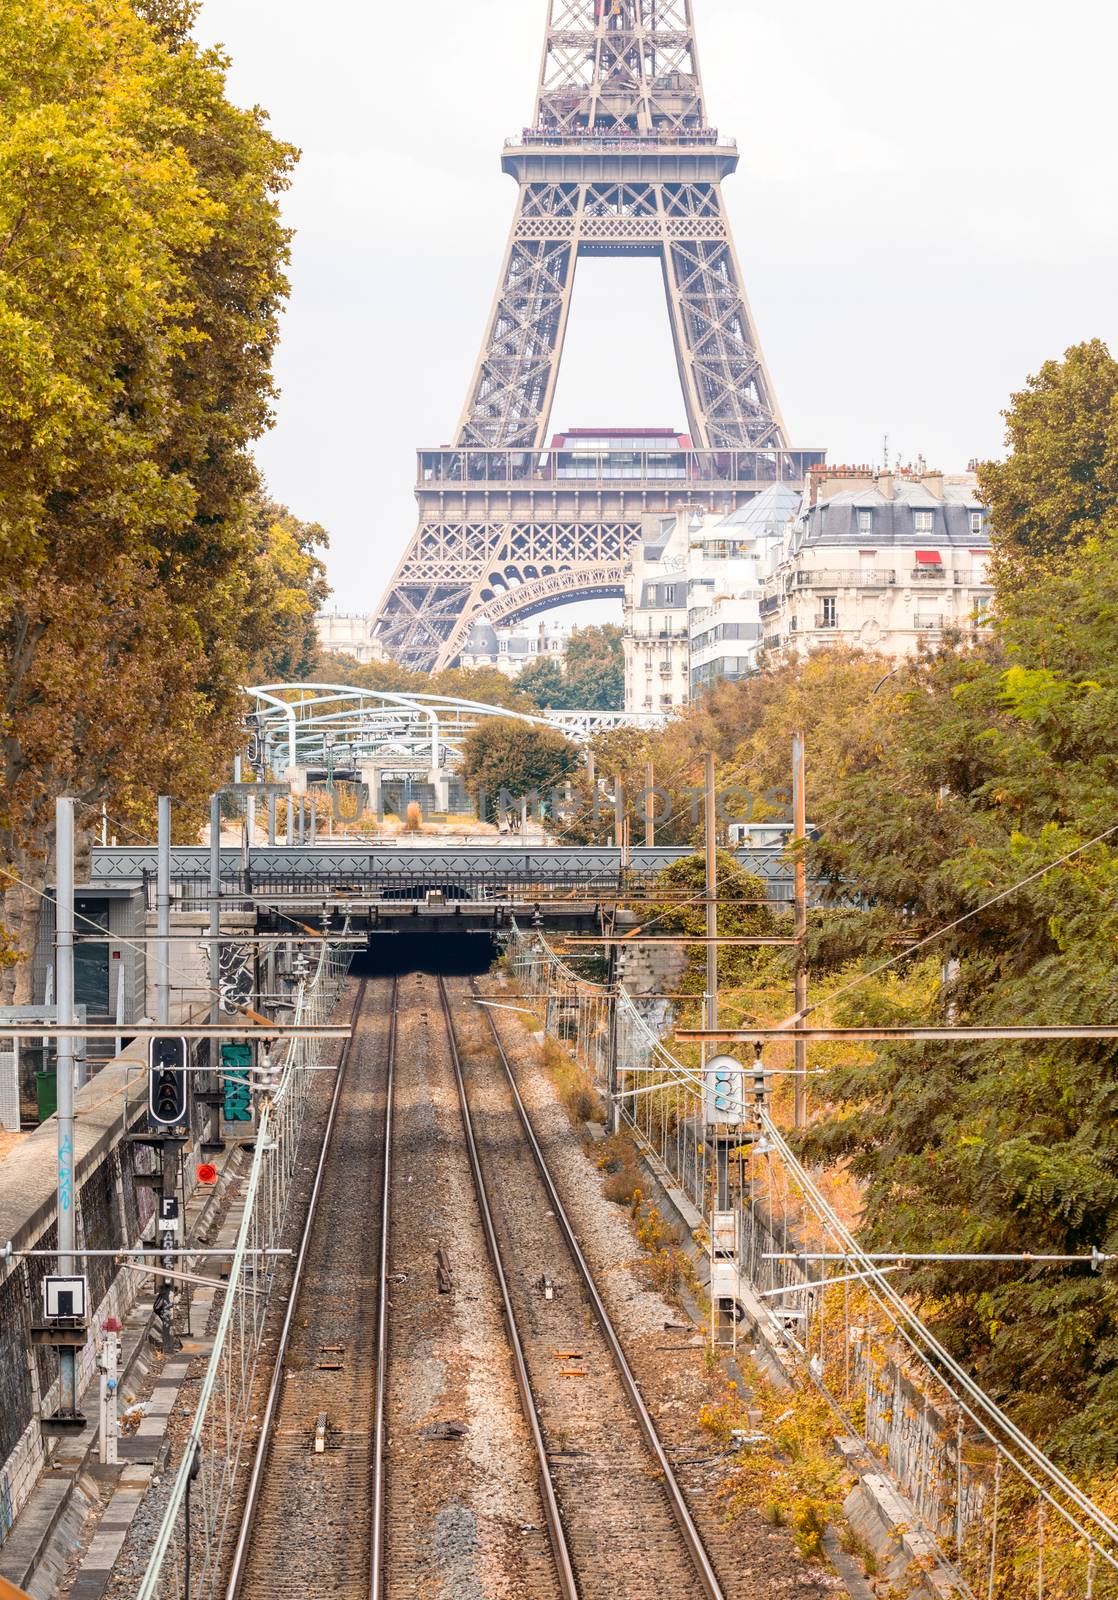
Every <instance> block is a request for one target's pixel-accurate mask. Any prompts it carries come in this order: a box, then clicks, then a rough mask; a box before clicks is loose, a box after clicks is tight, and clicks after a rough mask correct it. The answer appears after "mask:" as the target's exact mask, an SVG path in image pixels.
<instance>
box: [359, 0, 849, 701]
mask: <svg viewBox="0 0 1118 1600" xmlns="http://www.w3.org/2000/svg"><path fill="white" fill-rule="evenodd" d="M501 164H502V167H503V169H504V171H505V172H507V173H508V174H509V175H510V176H512V177H514V178H515V179H516V180H517V183H518V185H519V199H518V203H517V208H516V215H515V217H514V218H513V224H512V231H511V234H510V237H509V243H508V248H507V250H506V253H505V260H504V267H503V270H502V273H501V280H500V285H499V287H498V290H497V296H496V300H495V302H494V306H493V312H492V316H491V318H490V321H489V326H488V329H487V331H486V336H485V342H484V344H483V346H482V351H481V355H480V357H479V360H478V364H477V368H476V371H475V373H474V377H473V382H472V383H471V385H470V390H469V394H468V397H467V400H466V405H465V408H464V409H463V411H462V415H461V418H460V420H459V423H458V428H457V433H456V437H455V443H454V446H453V447H452V448H449V449H441V450H421V451H420V452H419V476H418V485H417V490H416V497H417V500H418V502H419V528H418V531H417V533H416V535H415V537H414V538H413V540H412V542H411V545H410V546H409V548H408V550H407V553H406V554H405V556H404V559H403V560H402V561H401V563H400V565H399V567H398V569H397V571H396V575H395V577H394V578H393V580H392V582H391V584H390V585H389V588H388V590H387V592H386V594H385V597H384V599H383V601H382V602H381V607H380V611H379V613H378V615H377V618H376V622H375V624H374V630H373V631H374V636H375V637H376V638H377V639H378V641H379V642H380V643H381V644H382V645H383V646H384V647H385V648H386V650H387V651H388V653H389V654H390V655H391V656H392V657H394V658H395V659H396V660H397V661H399V662H401V663H402V664H404V665H406V666H409V667H413V668H416V669H419V670H422V671H432V670H437V669H440V668H442V667H446V666H450V665H452V664H453V663H454V661H455V659H456V658H457V656H458V654H459V652H460V650H461V648H462V644H463V641H464V640H465V638H466V636H467V634H468V633H469V630H470V627H471V625H472V624H473V623H474V622H475V621H476V620H477V618H478V617H479V616H480V615H483V614H484V615H485V616H487V617H488V618H489V620H490V621H491V622H494V623H505V622H510V621H512V620H513V619H516V618H523V617H526V616H530V615H532V614H533V613H535V612H539V611H543V610H547V609H550V608H551V607H553V606H556V605H561V604H563V603H566V602H572V601H576V600H585V599H589V598H597V597H601V596H619V595H621V594H622V593H623V585H624V571H625V561H626V556H627V554H628V552H629V550H630V548H631V547H632V545H633V544H634V542H635V541H637V540H638V539H640V537H641V534H642V519H643V518H646V517H648V516H650V515H655V514H657V513H663V514H666V513H668V512H671V511H675V510H678V509H680V508H686V507H695V508H696V509H701V510H704V511H706V510H710V511H719V510H724V511H725V512H727V513H728V512H730V511H733V510H735V509H736V508H737V507H738V506H739V505H741V504H742V503H743V502H744V501H746V500H748V499H750V498H752V497H753V496H754V495H755V494H757V493H758V492H759V491H760V490H762V489H764V488H766V487H767V486H768V485H770V484H772V483H774V482H784V483H789V484H793V485H797V484H800V483H802V481H803V479H804V477H805V475H806V472H807V470H808V468H809V467H810V466H811V465H812V464H813V463H814V462H816V461H820V460H822V459H823V453H822V452H821V451H804V450H789V449H788V448H787V443H786V439H785V433H784V424H783V421H782V419H781V415H780V409H779V407H778V405H777V401H776V397H775V394H774V391H773V386H772V382H771V380H770V378H769V374H768V371H767V369H766V366H765V361H764V357H763V356H762V354H761V346H760V341H759V340H758V337H757V332H756V328H755V326H754V322H753V317H752V315H751V313H750V310H749V304H748V302H747V300H746V295H745V289H744V285H743V279H742V273H741V268H740V266H739V264H738V259H737V254H736V252H735V249H734V242H733V238H732V235H731V232H730V225H729V222H728V220H727V217H726V212H725V208H724V205H723V199H722V188H721V185H722V180H723V178H725V177H726V176H728V175H729V174H730V173H732V172H734V170H735V169H736V167H737V165H738V151H737V146H736V145H735V144H734V143H733V142H732V141H730V140H726V139H722V138H720V137H719V134H718V131H717V129H715V128H713V127H711V126H710V124H709V122H708V120H707V114H706V106H705V102H704V98H703V86H702V78H701V76H700V72H699V58H698V52H697V50H696V45H695V27H694V20H693V16H692V0H548V20H547V42H546V46H545V49H544V57H543V66H542V70H541V75H540V85H539V92H538V95H537V99H536V113H535V118H534V121H533V123H532V126H531V127H530V128H526V129H525V130H524V132H523V135H522V136H521V137H520V138H519V139H515V140H510V141H509V142H508V143H507V145H506V147H505V152H504V156H503V158H502V163H501ZM634 255H639V256H657V257H658V258H659V260H660V264H661V267H662V269H663V275H664V287H665V290H666V293H667V301H668V310H669V314H670V319H671V327H672V334H673V339H674V343H675V352H676V361H677V364H678V368H679V377H680V382H681V384H682V388H683V397H684V404H685V407H686V414H687V423H688V427H689V430H690V434H689V437H687V436H683V437H682V438H680V439H678V440H676V441H675V442H674V446H675V447H674V448H673V449H672V450H671V451H670V452H665V451H664V450H663V449H662V448H656V449H647V448H642V446H643V445H645V444H646V443H648V440H647V437H646V438H644V439H642V438H636V439H629V440H627V441H625V442H626V444H627V446H628V448H624V449H622V448H618V447H616V446H615V443H614V441H613V440H612V439H610V438H598V439H597V440H596V441H595V442H593V443H591V442H589V441H586V442H584V441H575V443H576V446H577V447H576V448H567V449H563V448H555V449H550V450H549V449H548V448H547V429H548V423H549V420H550V415H551V407H552V401H553V399H554V395H555V385H556V379H557V377H558V373H559V363H560V359H561V357H562V352H563V340H564V336H565V334H566V329H567V319H568V315H569V312H570V306H571V293H572V289H573V287H574V281H575V266H576V263H577V261H578V259H579V257H580V256H614V257H617V256H634ZM567 442H568V443H571V441H567ZM653 442H655V441H653ZM556 443H559V441H556ZM680 446H682V448H680Z"/></svg>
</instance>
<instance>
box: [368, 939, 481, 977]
mask: <svg viewBox="0 0 1118 1600" xmlns="http://www.w3.org/2000/svg"><path fill="white" fill-rule="evenodd" d="M499 953H500V950H499V946H498V944H497V940H496V939H495V938H494V937H493V935H492V934H491V933H485V932H465V931H463V932H453V933H450V932H438V933H436V932H431V933H382V932H379V931H377V930H375V929H374V930H373V931H371V932H370V934H369V948H368V950H367V951H363V952H360V953H359V954H358V955H357V956H355V958H354V961H353V966H352V971H353V973H354V976H356V977H360V978H385V977H395V976H396V975H397V974H403V973H408V972H430V973H436V974H442V975H443V976H444V977H448V978H450V977H458V978H461V977H467V978H469V977H480V976H481V974H482V973H484V972H488V971H489V968H490V967H491V966H492V965H493V962H494V961H495V960H496V959H497V956H498V954H499Z"/></svg>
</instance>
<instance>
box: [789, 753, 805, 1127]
mask: <svg viewBox="0 0 1118 1600" xmlns="http://www.w3.org/2000/svg"><path fill="white" fill-rule="evenodd" d="M792 831H793V834H794V845H795V850H796V862H795V885H794V888H795V934H796V994H795V1012H796V1027H797V1029H802V1028H803V1026H804V1012H805V1011H806V1009H807V861H806V859H805V857H804V844H805V841H806V836H807V759H806V748H805V742H804V736H803V734H802V733H796V734H794V735H793V737H792ZM794 1051H795V1060H794V1066H795V1069H796V1076H795V1078H794V1079H793V1082H794V1083H795V1086H796V1093H795V1124H796V1127H797V1128H805V1127H806V1126H807V1040H806V1039H797V1040H796V1042H795V1046H794Z"/></svg>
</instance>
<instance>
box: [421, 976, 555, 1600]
mask: <svg viewBox="0 0 1118 1600" xmlns="http://www.w3.org/2000/svg"><path fill="white" fill-rule="evenodd" d="M439 999H440V1000H441V1002H442V1008H443V1018H444V1020H445V1022H446V1032H447V1038H448V1039H449V1041H450V1059H451V1063H452V1065H453V1067H454V1081H455V1084H456V1086H457V1089H458V1103H459V1106H460V1107H461V1111H462V1128H463V1131H464V1133H465V1136H466V1148H467V1150H468V1152H469V1157H470V1169H471V1172H472V1175H473V1180H474V1189H475V1190H476V1192H477V1200H478V1209H479V1211H480V1213H481V1225H482V1230H483V1232H484V1234H485V1244H486V1248H487V1249H488V1251H489V1259H490V1260H491V1261H492V1263H493V1270H494V1273H495V1274H496V1277H497V1287H498V1289H499V1290H500V1294H501V1309H502V1312H503V1313H504V1318H505V1326H506V1328H507V1329H508V1335H509V1345H510V1347H511V1349H512V1364H513V1371H514V1372H515V1375H516V1387H517V1389H518V1390H519V1391H520V1405H521V1409H522V1410H523V1412H524V1420H525V1422H526V1423H527V1424H528V1431H529V1432H530V1433H531V1435H532V1445H533V1447H534V1449H535V1452H536V1462H537V1465H538V1468H539V1482H540V1495H541V1498H542V1500H543V1509H544V1517H545V1518H546V1520H547V1532H548V1538H549V1539H550V1541H551V1550H552V1554H553V1555H554V1557H555V1570H556V1574H557V1576H558V1579H559V1588H560V1592H561V1593H562V1595H563V1600H579V1590H578V1584H577V1583H576V1582H575V1573H574V1565H573V1563H572V1561H571V1552H570V1548H569V1546H568V1544H567V1534H566V1530H565V1529H564V1527H563V1518H562V1516H561V1514H560V1511H559V1501H558V1499H557V1498H556V1494H555V1484H554V1482H553V1481H552V1477H551V1468H550V1466H549V1464H548V1459H547V1446H546V1444H545V1443H544V1437H543V1429H542V1427H541V1425H540V1418H539V1412H538V1410H537V1408H536V1397H535V1395H534V1394H533V1392H532V1380H531V1379H530V1378H529V1376H528V1363H527V1361H526V1359H525V1356H524V1346H523V1344H522V1343H521V1339H520V1329H519V1328H518V1326H517V1322H516V1313H515V1311H514V1310H513V1306H512V1295H511V1294H510V1292H509V1284H508V1278H507V1277H506V1275H505V1268H504V1263H503V1262H502V1260H501V1249H500V1246H499V1244H498V1243H497V1229H496V1227H495V1225H494V1222H493V1212H492V1209H491V1208H490V1205H489V1194H488V1191H487V1189H486V1186H485V1175H484V1173H483V1172H482V1170H481V1156H480V1153H479V1151H478V1147H477V1140H476V1139H475V1137H474V1127H473V1119H472V1117H471V1115H470V1102H469V1099H468V1098H467V1095H466V1080H465V1078H464V1077H463V1075H462V1062H461V1059H460V1057H459V1055H458V1040H457V1038H456V1037H455V1033H454V1019H453V1017H452V1016H451V1011H450V1000H449V997H448V995H447V992H446V984H445V983H444V982H443V979H442V977H441V976H440V978H439Z"/></svg>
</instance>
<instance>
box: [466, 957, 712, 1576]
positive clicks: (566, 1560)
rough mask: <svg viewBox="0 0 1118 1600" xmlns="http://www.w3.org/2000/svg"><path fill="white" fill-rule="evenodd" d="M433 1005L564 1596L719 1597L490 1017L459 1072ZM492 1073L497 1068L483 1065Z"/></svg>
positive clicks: (479, 1010) (483, 1015)
mask: <svg viewBox="0 0 1118 1600" xmlns="http://www.w3.org/2000/svg"><path fill="white" fill-rule="evenodd" d="M439 990H440V997H441V1000H442V1004H443V1012H444V1017H445V1020H446V1026H447V1030H448V1035H449V1038H450V1042H451V1054H452V1057H453V1062H454V1070H455V1077H456V1081H457V1086H458V1092H459V1098H460V1103H461V1109H462V1119H463V1125H464V1128H465V1131H466V1142H467V1147H468V1149H469V1153H470V1159H471V1167H472V1170H473V1175H474V1182H475V1185H476V1188H477V1192H478V1197H479V1203H480V1205H481V1207H482V1211H483V1214H484V1215H485V1217H486V1219H487V1220H486V1230H487V1236H488V1238H489V1241H490V1250H491V1253H492V1256H493V1261H494V1266H495V1268H496V1270H497V1274H498V1279H499V1282H500V1285H501V1292H502V1297H503V1303H504V1308H505V1317H506V1321H507V1324H508V1327H509V1333H510V1340H511V1342H512V1345H513V1349H514V1358H515V1360H516V1362H517V1365H518V1387H519V1388H520V1391H521V1394H522V1397H523V1399H524V1403H525V1406H526V1408H527V1410H528V1412H529V1413H530V1417H531V1426H532V1429H533V1434H534V1437H535V1439H536V1440H537V1442H538V1452H539V1459H540V1466H541V1478H542V1480H543V1482H544V1497H545V1503H546V1502H548V1501H550V1503H551V1504H552V1505H553V1506H554V1507H555V1509H556V1513H557V1514H556V1515H555V1516H554V1518H553V1517H551V1516H549V1533H550V1536H551V1539H552V1544H553V1549H554V1553H555V1559H556V1568H557V1573H558V1577H559V1583H560V1593H561V1594H562V1595H563V1596H564V1600H575V1597H581V1600H596V1597H598V1596H600V1597H602V1600H607V1597H608V1600H615V1597H616V1596H617V1595H618V1594H624V1595H625V1597H626V1600H644V1597H646V1596H647V1597H653V1596H669V1595H670V1596H672V1597H673V1600H686V1597H687V1596H696V1597H699V1596H701V1597H704V1600H722V1589H721V1586H720V1584H719V1580H718V1577H717V1575H716V1574H715V1571H714V1568H713V1566H712V1565H711V1562H710V1558H709V1556H708V1555H707V1552H706V1549H705V1547H704V1544H703V1540H702V1538H701V1536H700V1534H699V1532H698V1530H697V1528H696V1527H695V1524H694V1522H693V1520H692V1518H691V1514H690V1511H689V1510H688V1507H687V1502H686V1499H685V1497H684V1494H683V1491H682V1489H681V1488H680V1485H679V1483H678V1482H677V1480H676V1477H675V1473H674V1472H673V1470H672V1467H671V1464H670V1462H669V1460H668V1457H667V1454H666V1452H665V1450H664V1448H663V1446H662V1444H661V1442H660V1439H659V1437H658V1435H657V1432H656V1428H655V1425H654V1423H653V1421H652V1418H651V1416H650V1415H649V1412H648V1409H647V1407H646V1406H645V1404H644V1401H643V1400H642V1398H641V1395H640V1391H639V1389H638V1387H637V1384H636V1380H635V1379H634V1377H633V1374H632V1371H631V1369H630V1367H629V1363H628V1361H627V1360H626V1357H625V1353H624V1350H623V1349H622V1346H621V1341H620V1339H619V1338H618V1336H617V1333H616V1331H615V1329H614V1327H613V1324H612V1322H611V1320H610V1317H609V1313H608V1311H607V1310H606V1307H605V1304H604V1302H603V1300H602V1298H601V1296H600V1294H599V1293H598V1290H597V1287H596V1285H595V1283H594V1279H593V1276H592V1274H591V1272H590V1268H589V1266H588V1265H587V1263H586V1260H585V1258H584V1256H583V1254H582V1250H581V1249H580V1247H579V1244H578V1240H577V1239H576V1237H575V1234H574V1230H573V1229H572V1227H571V1225H570V1222H569V1221H568V1218H567V1215H566V1212H565V1210H564V1208H563V1204H562V1201H561V1200H560V1197H559V1192H558V1190H557V1189H556V1187H555V1184H554V1181H553V1180H552V1177H551V1174H550V1172H549V1171H548V1168H547V1163H546V1161H545V1159H544V1155H543V1152H542V1150H541V1148H540V1145H539V1142H538V1141H537V1139H536V1136H535V1133H534V1131H533V1129H532V1125H531V1122H530V1120H529V1117H528V1114H527V1111H526V1109H525V1106H524V1103H523V1100H522V1099H521V1096H520V1092H519V1090H518V1088H517V1085H516V1079H515V1077H514V1075H513V1072H512V1069H511V1066H510V1064H509V1061H508V1057H507V1055H506V1053H505V1050H504V1047H503V1045H502V1043H501V1039H500V1036H499V1034H498V1032H497V1030H496V1028H495V1027H494V1025H493V1020H492V1017H491V1016H490V1015H489V1013H488V1011H486V1010H484V1008H482V1007H480V1006H477V1005H476V1002H475V1004H474V1006H473V1007H472V1010H473V1014H474V1016H475V1017H479V1016H480V1018H482V1019H483V1020H482V1021H481V1022H480V1026H481V1027H482V1028H483V1029H484V1030H485V1038H484V1043H483V1044H481V1046H480V1048H477V1047H475V1049H473V1050H472V1051H471V1052H470V1056H471V1062H470V1064H468V1065H464V1063H463V1059H462V1054H461V1052H460V1050H459V1044H458V1037H457V1033H458V1030H457V1028H456V1024H455V1019H454V1014H453V1011H452V1008H451V1004H450V1000H449V997H448V994H447V990H446V986H445V984H444V983H443V981H442V980H441V979H440V980H439ZM494 1069H496V1070H494Z"/></svg>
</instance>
